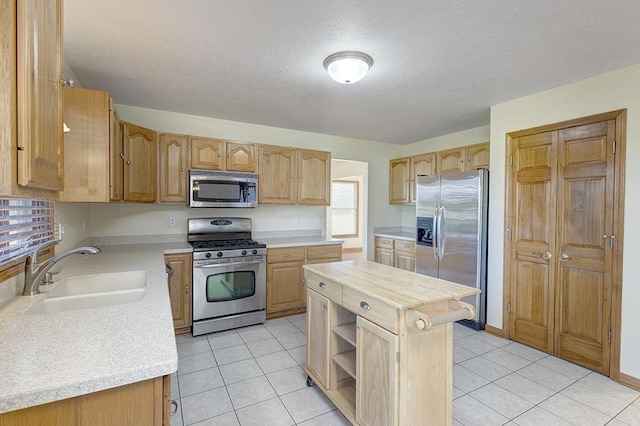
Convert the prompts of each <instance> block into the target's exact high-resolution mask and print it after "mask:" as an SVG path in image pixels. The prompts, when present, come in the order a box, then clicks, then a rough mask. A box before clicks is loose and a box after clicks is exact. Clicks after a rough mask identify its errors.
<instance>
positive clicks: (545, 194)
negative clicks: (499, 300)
mask: <svg viewBox="0 0 640 426" xmlns="http://www.w3.org/2000/svg"><path fill="white" fill-rule="evenodd" d="M555 139H556V137H555V134H554V133H553V132H543V133H538V134H533V135H524V136H521V137H517V138H513V139H512V140H511V158H512V160H511V162H512V165H511V182H512V185H511V192H510V193H509V194H508V201H507V202H508V203H510V204H511V205H513V211H512V215H513V219H514V220H513V221H512V223H513V226H512V228H511V234H512V235H511V238H512V241H513V242H512V244H511V253H510V260H509V262H508V263H507V265H509V268H510V270H509V275H510V276H511V280H510V281H511V292H510V293H511V298H510V303H509V305H508V307H507V308H508V310H509V311H510V321H509V324H510V336H511V338H512V339H513V340H516V341H518V342H521V343H524V344H525V345H528V346H532V347H534V348H536V349H539V350H541V351H545V352H549V353H551V352H552V350H553V326H554V309H553V306H554V296H555V291H554V269H553V265H554V260H553V255H552V252H553V251H554V246H555V237H556V232H555V226H556V223H555V222H556V204H555V200H556V173H555V172H554V170H556V169H557V165H556V158H557V157H556V155H555V150H556V142H555Z"/></svg>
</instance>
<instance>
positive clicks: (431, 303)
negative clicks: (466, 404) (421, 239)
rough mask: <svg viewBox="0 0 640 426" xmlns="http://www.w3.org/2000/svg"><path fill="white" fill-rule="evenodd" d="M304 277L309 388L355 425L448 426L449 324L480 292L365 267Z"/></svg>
mask: <svg viewBox="0 0 640 426" xmlns="http://www.w3.org/2000/svg"><path fill="white" fill-rule="evenodd" d="M304 274H305V279H306V282H307V317H308V333H307V365H306V366H305V371H306V372H307V374H308V375H309V378H310V380H309V381H308V384H311V381H313V382H315V384H316V385H317V386H318V387H319V389H320V390H322V391H323V392H324V393H325V395H327V397H328V398H329V399H330V400H331V401H332V402H333V403H334V404H335V405H336V407H337V408H338V409H339V410H340V411H341V412H342V413H343V414H344V415H345V417H346V418H347V419H348V420H349V421H350V422H351V423H353V424H362V425H374V424H375V425H413V424H416V425H417V424H420V425H451V423H452V367H453V365H452V364H453V361H452V347H453V326H452V322H453V321H457V320H460V319H465V318H472V317H473V316H474V315H475V312H474V309H473V306H471V305H469V304H467V303H464V302H460V301H459V300H460V298H462V297H465V296H470V295H473V294H477V293H478V292H479V290H477V289H474V288H471V287H467V286H464V285H460V284H454V283H451V282H448V281H444V280H440V279H437V278H432V277H428V276H424V275H419V274H415V273H413V272H408V271H404V270H400V269H397V268H392V267H389V266H386V265H381V264H378V263H373V262H369V261H347V262H334V263H328V264H320V265H305V266H304Z"/></svg>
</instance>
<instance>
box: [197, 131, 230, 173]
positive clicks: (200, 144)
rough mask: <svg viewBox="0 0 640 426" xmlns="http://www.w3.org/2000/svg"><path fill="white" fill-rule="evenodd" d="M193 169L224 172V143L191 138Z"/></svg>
mask: <svg viewBox="0 0 640 426" xmlns="http://www.w3.org/2000/svg"><path fill="white" fill-rule="evenodd" d="M189 141H190V143H191V168H192V169H203V170H224V166H225V152H224V141H221V140H219V139H212V138H197V137H190V138H189Z"/></svg>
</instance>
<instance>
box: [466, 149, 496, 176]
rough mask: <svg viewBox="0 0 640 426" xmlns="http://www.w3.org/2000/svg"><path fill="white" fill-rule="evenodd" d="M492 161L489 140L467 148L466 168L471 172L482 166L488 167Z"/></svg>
mask: <svg viewBox="0 0 640 426" xmlns="http://www.w3.org/2000/svg"><path fill="white" fill-rule="evenodd" d="M489 162H490V150H489V142H485V143H480V144H477V145H471V146H468V147H467V148H466V152H465V165H464V170H465V171H466V172H470V171H473V170H477V169H480V168H483V169H488V168H489Z"/></svg>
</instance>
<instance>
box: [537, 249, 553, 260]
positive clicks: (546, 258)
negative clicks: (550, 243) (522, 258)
mask: <svg viewBox="0 0 640 426" xmlns="http://www.w3.org/2000/svg"><path fill="white" fill-rule="evenodd" d="M533 255H534V256H540V257H541V258H543V259H544V260H549V259H551V256H552V254H551V253H549V252H548V251H545V252H544V253H538V252H535V253H533Z"/></svg>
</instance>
